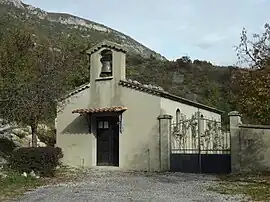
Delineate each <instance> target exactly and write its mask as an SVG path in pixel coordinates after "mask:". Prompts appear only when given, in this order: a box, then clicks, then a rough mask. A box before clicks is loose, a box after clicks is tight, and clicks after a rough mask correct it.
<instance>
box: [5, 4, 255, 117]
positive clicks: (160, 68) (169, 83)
mask: <svg viewBox="0 0 270 202" xmlns="http://www.w3.org/2000/svg"><path fill="white" fill-rule="evenodd" d="M0 16H1V18H0V30H9V29H13V28H17V29H21V30H24V32H27V33H29V35H31V39H32V40H33V41H34V42H35V43H36V44H40V43H42V42H43V41H47V42H48V44H50V45H51V48H52V49H53V50H54V52H59V53H64V54H66V55H69V56H70V57H71V56H72V59H73V63H72V65H73V69H74V70H75V71H70V72H69V75H68V78H69V81H68V82H69V86H68V88H69V89H72V88H74V87H76V86H79V85H81V84H83V83H86V82H88V81H89V64H88V59H87V55H86V54H85V51H86V50H87V49H88V48H90V47H92V46H93V45H95V44H96V43H98V42H99V41H101V40H104V39H107V40H111V41H115V42H118V43H122V44H125V45H126V44H129V45H128V46H129V51H128V54H127V64H126V65H127V77H128V78H131V79H134V80H137V81H139V82H141V83H146V84H156V85H159V86H162V87H163V88H164V89H165V90H166V91H169V92H170V93H173V94H176V95H178V96H181V97H184V98H187V99H190V100H193V101H197V102H200V103H202V104H206V105H209V106H212V107H216V108H219V109H221V110H223V111H225V115H226V114H227V113H228V112H229V111H231V110H234V109H236V106H237V107H238V109H239V110H240V111H241V112H243V113H244V115H246V116H250V113H246V112H245V110H244V109H245V106H248V105H247V103H243V102H241V100H240V98H239V97H238V98H237V97H236V96H234V95H235V93H236V92H237V91H232V90H234V88H233V86H237V85H238V84H236V83H235V82H233V81H235V80H233V79H232V78H234V77H233V76H232V74H235V73H236V71H237V70H238V68H236V67H233V66H229V67H220V66H214V65H212V64H211V63H210V62H208V61H200V60H194V61H192V60H190V58H188V57H186V56H184V57H181V58H179V59H177V60H176V61H168V60H166V59H164V58H163V57H161V56H160V55H159V54H157V53H155V52H154V51H151V50H150V49H147V48H146V47H144V46H142V45H141V44H139V43H138V42H136V41H135V40H133V39H131V38H130V37H128V36H126V35H124V34H121V33H119V32H117V31H115V30H112V29H110V28H108V27H105V26H103V25H100V24H97V23H94V22H91V21H87V20H85V21H84V20H83V19H80V18H77V17H75V16H70V15H67V14H57V13H54V14H53V13H46V12H45V11H42V10H40V9H38V8H31V9H30V7H29V6H26V5H24V9H22V8H16V7H14V6H10V5H1V4H0ZM95 26H96V27H95ZM98 26H99V27H98ZM93 27H95V28H93ZM97 27H98V28H97ZM102 29H103V30H102ZM104 29H105V31H104ZM100 30H101V31H100ZM106 30H107V31H106ZM1 34H2V35H5V34H7V33H6V32H3V31H2V32H1ZM1 48H3V47H1ZM239 48H241V46H239ZM138 50H141V51H138ZM238 50H239V49H238ZM146 52H147V54H145V53H146ZM241 54H242V55H243V53H241ZM245 54H246V53H244V55H245ZM61 68H64V67H61ZM65 68H67V69H68V67H65ZM21 76H22V77H23V76H24V75H23V74H22V75H21ZM238 80H239V79H238ZM239 81H240V80H239ZM237 93H238V92H237ZM232 98H234V99H232ZM242 98H243V97H242ZM239 103H241V106H242V108H241V107H240V106H239ZM52 116H53V115H52ZM225 121H228V120H227V118H226V116H225Z"/></svg>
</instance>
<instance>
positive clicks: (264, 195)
mask: <svg viewBox="0 0 270 202" xmlns="http://www.w3.org/2000/svg"><path fill="white" fill-rule="evenodd" d="M219 179H220V182H219V185H218V186H216V187H210V188H209V189H210V190H211V191H216V192H218V193H221V194H230V195H237V194H240V195H244V196H246V197H247V198H248V199H249V200H251V201H270V173H256V174H254V173H253V174H249V173H245V174H241V175H223V176H219Z"/></svg>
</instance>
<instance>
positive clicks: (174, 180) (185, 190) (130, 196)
mask: <svg viewBox="0 0 270 202" xmlns="http://www.w3.org/2000/svg"><path fill="white" fill-rule="evenodd" d="M215 184H217V182H216V178H215V177H213V176H203V175H195V174H183V173H162V174H157V173H150V174H149V173H148V174H147V173H141V172H120V171H100V170H99V171H91V170H90V171H89V173H87V174H86V175H85V177H84V179H83V180H82V181H80V182H76V183H68V184H61V185H57V186H48V187H41V188H39V189H37V190H35V191H32V192H28V193H26V194H25V195H24V196H23V197H22V198H20V199H19V200H17V201H23V202H31V201H57V202H61V201H63V202H68V201H110V202H112V201H166V202H169V201H181V202H185V201H218V202H221V201H240V199H241V197H240V196H238V197H235V196H234V197H233V196H228V195H222V194H218V193H215V192H211V191H209V190H208V187H209V186H215Z"/></svg>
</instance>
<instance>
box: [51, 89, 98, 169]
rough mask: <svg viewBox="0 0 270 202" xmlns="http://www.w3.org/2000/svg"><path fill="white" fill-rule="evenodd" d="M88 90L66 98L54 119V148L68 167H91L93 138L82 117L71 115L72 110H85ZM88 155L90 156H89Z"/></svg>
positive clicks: (88, 96) (87, 101)
mask: <svg viewBox="0 0 270 202" xmlns="http://www.w3.org/2000/svg"><path fill="white" fill-rule="evenodd" d="M89 98H90V95H89V88H88V89H85V90H83V91H81V92H79V93H77V94H75V95H73V96H71V97H69V98H68V103H67V104H66V105H65V106H64V108H63V110H62V111H60V112H58V113H57V118H56V146H58V147H60V148H61V149H62V152H63V154H64V157H63V159H62V161H63V163H64V164H66V165H70V166H76V167H78V166H91V165H92V155H91V153H92V148H93V147H92V146H91V145H92V144H93V143H94V140H95V137H94V136H93V135H92V134H89V132H88V124H87V121H86V119H85V118H84V117H82V116H80V115H79V114H72V111H73V110H74V109H78V108H87V107H88V105H89ZM89 154H90V155H89Z"/></svg>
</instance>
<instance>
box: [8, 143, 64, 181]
mask: <svg viewBox="0 0 270 202" xmlns="http://www.w3.org/2000/svg"><path fill="white" fill-rule="evenodd" d="M62 157H63V154H62V151H61V149H60V148H58V147H57V148H54V147H28V148H18V149H15V150H14V151H13V152H12V155H11V157H10V159H9V166H10V168H12V169H14V170H16V171H19V172H21V173H22V172H26V173H30V172H31V171H32V170H33V171H34V172H35V173H37V174H39V175H40V176H43V177H44V176H46V177H49V176H54V173H55V169H56V167H57V166H58V165H59V164H60V161H59V160H60V158H62Z"/></svg>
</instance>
